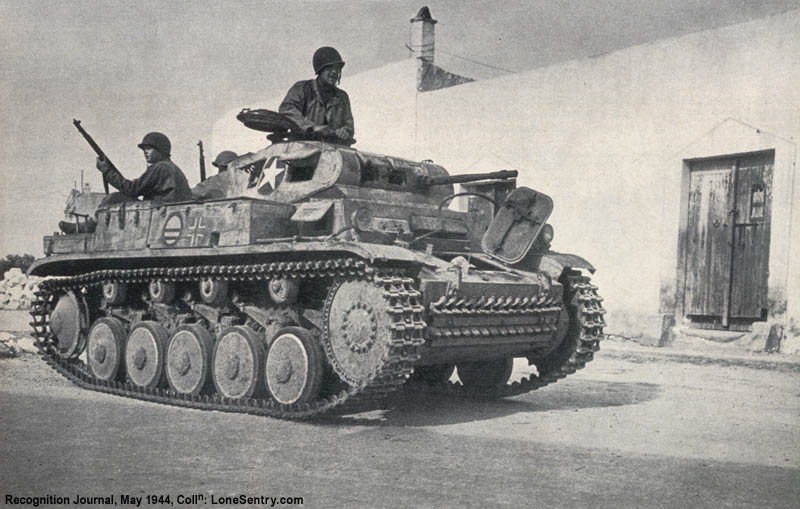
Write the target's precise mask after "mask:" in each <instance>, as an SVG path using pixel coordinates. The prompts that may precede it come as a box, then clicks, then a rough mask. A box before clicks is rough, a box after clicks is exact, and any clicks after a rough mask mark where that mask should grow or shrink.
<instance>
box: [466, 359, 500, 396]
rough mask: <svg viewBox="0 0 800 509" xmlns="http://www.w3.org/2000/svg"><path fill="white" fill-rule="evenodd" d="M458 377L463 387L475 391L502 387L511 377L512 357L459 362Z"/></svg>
mask: <svg viewBox="0 0 800 509" xmlns="http://www.w3.org/2000/svg"><path fill="white" fill-rule="evenodd" d="M457 369H458V378H459V379H460V380H461V383H462V384H464V387H466V388H467V389H474V390H477V391H488V390H491V389H493V388H496V387H502V386H503V385H505V384H506V383H507V382H508V380H509V379H510V378H511V371H512V370H513V369H514V358H513V357H506V358H504V359H492V360H488V361H475V362H460V363H459V364H458V368H457Z"/></svg>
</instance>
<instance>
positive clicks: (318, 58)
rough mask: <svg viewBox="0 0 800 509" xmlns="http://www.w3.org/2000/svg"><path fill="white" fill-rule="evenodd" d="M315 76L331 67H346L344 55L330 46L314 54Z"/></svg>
mask: <svg viewBox="0 0 800 509" xmlns="http://www.w3.org/2000/svg"><path fill="white" fill-rule="evenodd" d="M313 61H314V74H319V73H320V72H322V70H323V69H325V68H326V67H328V66H329V65H335V64H341V65H342V66H344V60H342V55H340V54H339V52H338V51H336V48H331V47H330V46H323V47H321V48H319V49H318V50H317V51H315V52H314V59H313Z"/></svg>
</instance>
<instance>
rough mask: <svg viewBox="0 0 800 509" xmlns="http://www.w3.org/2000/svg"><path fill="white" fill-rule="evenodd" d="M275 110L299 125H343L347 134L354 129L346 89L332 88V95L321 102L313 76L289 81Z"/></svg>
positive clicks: (353, 131)
mask: <svg viewBox="0 0 800 509" xmlns="http://www.w3.org/2000/svg"><path fill="white" fill-rule="evenodd" d="M278 111H279V112H280V113H283V114H285V115H287V116H288V117H290V118H291V119H292V120H294V121H295V122H296V123H297V125H299V126H300V127H301V128H303V129H310V128H312V127H314V126H318V125H327V126H329V127H330V128H331V129H333V130H336V129H338V128H340V127H346V128H347V130H348V131H350V137H351V138H352V137H353V135H354V134H355V132H356V130H355V127H354V126H353V113H352V112H351V111H350V98H349V97H347V93H346V92H345V91H344V90H341V89H339V88H335V89H334V90H333V95H332V96H331V97H330V99H328V102H327V103H325V102H323V100H322V95H321V94H320V91H319V88H318V86H317V80H316V79H312V80H305V81H298V82H297V83H295V84H294V85H292V88H290V89H289V92H287V93H286V98H284V100H283V102H282V103H281V105H280V108H278Z"/></svg>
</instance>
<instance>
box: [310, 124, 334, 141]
mask: <svg viewBox="0 0 800 509" xmlns="http://www.w3.org/2000/svg"><path fill="white" fill-rule="evenodd" d="M314 133H315V134H318V135H320V136H322V137H323V138H325V137H330V136H333V135H334V132H333V129H331V128H330V126H327V125H315V126H314Z"/></svg>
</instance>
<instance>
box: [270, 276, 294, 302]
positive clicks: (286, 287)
mask: <svg viewBox="0 0 800 509" xmlns="http://www.w3.org/2000/svg"><path fill="white" fill-rule="evenodd" d="M267 291H268V292H269V296H270V298H271V299H272V301H273V302H274V303H275V304H294V303H295V301H297V295H298V294H299V293H300V281H299V280H297V279H288V278H283V277H277V278H273V279H270V280H269V283H267Z"/></svg>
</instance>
